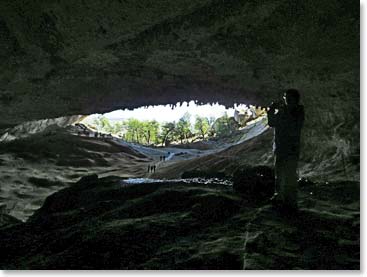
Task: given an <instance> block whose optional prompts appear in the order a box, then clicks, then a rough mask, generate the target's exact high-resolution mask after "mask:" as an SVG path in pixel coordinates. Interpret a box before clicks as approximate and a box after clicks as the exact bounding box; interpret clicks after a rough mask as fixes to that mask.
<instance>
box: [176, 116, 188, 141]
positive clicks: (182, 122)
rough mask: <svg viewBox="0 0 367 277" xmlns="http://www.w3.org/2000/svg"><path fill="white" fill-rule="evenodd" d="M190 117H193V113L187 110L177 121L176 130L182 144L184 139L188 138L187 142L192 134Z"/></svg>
mask: <svg viewBox="0 0 367 277" xmlns="http://www.w3.org/2000/svg"><path fill="white" fill-rule="evenodd" d="M190 118H191V115H190V114H189V113H187V112H186V113H185V114H184V115H183V116H182V117H181V118H180V119H179V121H178V122H177V125H176V129H175V130H176V134H177V137H178V139H179V140H180V142H181V144H182V143H183V140H184V139H186V142H187V141H188V138H189V137H190V136H191V123H190Z"/></svg>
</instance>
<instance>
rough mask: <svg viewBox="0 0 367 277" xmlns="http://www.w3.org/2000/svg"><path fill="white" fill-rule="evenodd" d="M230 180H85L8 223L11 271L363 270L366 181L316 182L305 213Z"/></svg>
mask: <svg viewBox="0 0 367 277" xmlns="http://www.w3.org/2000/svg"><path fill="white" fill-rule="evenodd" d="M249 199H251V198H248V197H246V196H241V195H239V194H238V193H235V192H234V191H233V190H232V188H231V186H224V185H213V184H200V183H197V182H195V181H192V182H189V183H187V182H185V183H184V182H180V181H177V182H152V183H149V182H148V183H141V184H130V183H128V182H126V181H124V180H122V179H121V178H120V177H106V178H101V179H98V178H97V176H90V177H88V178H83V179H82V180H80V181H79V182H77V183H76V184H74V185H73V186H71V187H69V188H66V189H63V190H61V191H59V192H57V193H55V194H53V195H51V196H49V197H48V198H47V199H46V201H45V203H44V205H43V206H42V208H41V209H39V210H38V211H37V212H36V213H35V214H34V215H33V216H32V217H31V218H30V219H29V220H28V221H27V222H26V223H15V224H8V225H7V226H4V227H3V228H1V229H0V244H1V245H2V251H1V254H0V268H2V269H359V255H360V248H359V243H360V241H359V226H360V225H359V224H360V219H359V215H360V214H359V186H358V184H356V183H353V182H349V183H348V182H346V183H343V184H340V183H339V184H335V183H329V184H307V185H305V186H303V187H302V189H301V194H300V211H299V213H298V214H297V215H292V216H291V215H289V214H284V213H280V212H279V211H277V210H276V209H275V208H273V207H272V205H271V204H270V203H269V202H267V201H266V200H264V201H257V202H254V201H250V200H249Z"/></svg>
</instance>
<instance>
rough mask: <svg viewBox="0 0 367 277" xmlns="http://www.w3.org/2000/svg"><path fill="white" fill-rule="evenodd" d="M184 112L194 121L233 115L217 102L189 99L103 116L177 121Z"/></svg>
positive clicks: (111, 118)
mask: <svg viewBox="0 0 367 277" xmlns="http://www.w3.org/2000/svg"><path fill="white" fill-rule="evenodd" d="M235 107H236V108H237V109H238V110H244V109H246V106H245V105H235ZM186 112H189V113H190V114H191V121H192V122H194V121H195V116H196V115H199V116H205V117H215V118H218V117H221V116H223V115H224V113H225V112H227V113H228V116H233V114H234V108H229V109H226V107H225V106H223V105H219V104H212V105H211V104H206V105H196V104H195V102H194V101H190V102H189V103H187V102H183V104H182V105H181V106H180V104H178V105H176V107H174V108H173V109H172V108H171V107H170V106H169V105H165V106H163V105H158V106H149V107H147V108H145V107H140V108H137V109H134V110H127V109H126V110H116V111H113V112H110V113H105V114H104V116H105V117H107V118H108V119H109V120H113V121H117V120H124V119H128V118H136V119H139V120H156V121H158V122H168V121H178V120H179V119H180V118H181V117H182V116H183V115H184V114H185V113H186ZM98 116H99V115H98V114H95V115H92V116H90V117H92V118H94V117H98ZM90 117H89V118H90Z"/></svg>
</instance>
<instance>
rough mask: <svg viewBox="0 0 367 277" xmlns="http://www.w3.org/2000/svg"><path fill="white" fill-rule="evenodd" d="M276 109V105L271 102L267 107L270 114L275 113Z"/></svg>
mask: <svg viewBox="0 0 367 277" xmlns="http://www.w3.org/2000/svg"><path fill="white" fill-rule="evenodd" d="M277 107H278V105H277V103H276V102H271V104H270V105H269V107H268V109H267V110H268V112H271V113H274V112H275V109H276V108H277Z"/></svg>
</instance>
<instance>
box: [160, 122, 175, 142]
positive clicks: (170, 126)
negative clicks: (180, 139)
mask: <svg viewBox="0 0 367 277" xmlns="http://www.w3.org/2000/svg"><path fill="white" fill-rule="evenodd" d="M175 128H176V123H175V122H166V123H164V124H163V125H162V133H161V142H162V146H164V145H166V144H167V142H168V141H172V140H173V138H174V136H173V133H174V131H175Z"/></svg>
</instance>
